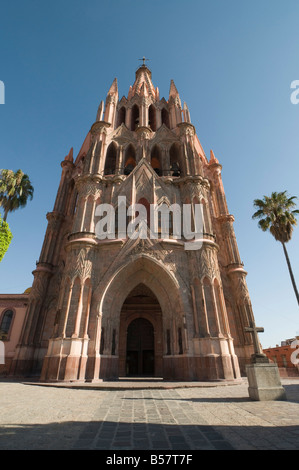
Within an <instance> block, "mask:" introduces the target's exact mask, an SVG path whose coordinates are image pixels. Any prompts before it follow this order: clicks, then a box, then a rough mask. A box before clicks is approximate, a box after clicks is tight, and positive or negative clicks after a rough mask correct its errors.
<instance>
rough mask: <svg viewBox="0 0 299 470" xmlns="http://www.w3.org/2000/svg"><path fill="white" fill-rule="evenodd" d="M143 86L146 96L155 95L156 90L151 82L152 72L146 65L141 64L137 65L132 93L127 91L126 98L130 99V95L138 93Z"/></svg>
mask: <svg viewBox="0 0 299 470" xmlns="http://www.w3.org/2000/svg"><path fill="white" fill-rule="evenodd" d="M144 86H145V87H146V89H147V91H146V92H147V96H149V95H152V96H154V97H155V96H156V91H155V88H154V85H153V82H152V73H151V71H150V69H148V68H147V67H146V65H142V66H141V67H139V69H137V71H136V79H135V82H134V85H133V88H132V94H130V92H129V96H128V99H130V98H131V96H132V97H133V96H134V95H135V94H136V93H137V94H140V93H141V91H142V90H141V89H143V90H144ZM130 91H131V89H130Z"/></svg>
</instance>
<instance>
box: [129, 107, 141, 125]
mask: <svg viewBox="0 0 299 470" xmlns="http://www.w3.org/2000/svg"><path fill="white" fill-rule="evenodd" d="M138 126H139V108H138V106H137V104H134V106H133V108H132V114H131V131H135V130H136V128H137V127H138Z"/></svg>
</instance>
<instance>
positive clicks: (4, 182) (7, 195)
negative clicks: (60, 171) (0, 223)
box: [0, 170, 34, 221]
mask: <svg viewBox="0 0 299 470" xmlns="http://www.w3.org/2000/svg"><path fill="white" fill-rule="evenodd" d="M33 192H34V189H33V186H32V184H31V182H30V180H29V177H28V175H26V174H25V173H23V171H22V170H17V171H16V172H13V171H12V170H1V172H0V206H2V207H3V209H4V216H3V220H4V221H6V219H7V215H8V213H9V212H13V211H15V210H17V209H19V208H20V207H25V206H26V204H27V201H28V199H30V200H32V198H33Z"/></svg>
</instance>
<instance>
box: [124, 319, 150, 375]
mask: <svg viewBox="0 0 299 470" xmlns="http://www.w3.org/2000/svg"><path fill="white" fill-rule="evenodd" d="M154 373H155V338H154V327H153V325H152V323H151V322H150V321H149V320H146V319H145V318H136V319H135V320H133V321H132V322H131V323H130V325H129V326H128V330H127V354H126V375H127V376H145V375H148V376H153V375H154Z"/></svg>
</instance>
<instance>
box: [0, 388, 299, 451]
mask: <svg viewBox="0 0 299 470" xmlns="http://www.w3.org/2000/svg"><path fill="white" fill-rule="evenodd" d="M148 384H149V383H148V382H146V383H144V386H145V387H147V386H148ZM282 384H283V385H284V386H285V389H286V393H287V398H288V400H287V401H285V402H279V403H278V402H274V401H272V402H254V401H251V400H250V399H249V397H248V393H247V383H246V381H244V383H243V384H241V385H234V386H225V387H223V386H213V387H211V386H209V387H203V386H202V387H195V386H194V384H192V386H190V387H185V386H184V387H180V384H178V388H169V389H161V390H153V389H147V388H145V389H144V390H134V389H119V390H118V389H115V390H114V389H113V390H109V391H107V390H105V389H101V388H100V387H99V388H98V389H89V388H88V387H87V386H84V387H82V389H74V388H72V387H71V386H70V387H69V388H66V387H61V388H59V386H55V387H51V386H40V385H39V386H36V385H33V384H26V383H17V382H8V381H5V380H0V410H1V413H0V449H1V450H4V449H11V450H17V449H20V450H21V449H36V450H37V449H50V450H53V449H104V450H112V449H113V450H131V449H142V450H146V449H152V450H154V449H157V450H160V449H161V450H162V449H164V450H169V449H170V450H190V449H191V450H192V449H194V450H195V449H201V450H205V449H207V450H208V449H214V450H215V449H216V450H231V449H238V450H246V449H251V450H253V449H261V450H266V449H267V450H271V449H275V450H278V449H282V450H293V449H294V450H295V449H296V450H299V381H298V379H282ZM139 385H140V384H139Z"/></svg>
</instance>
